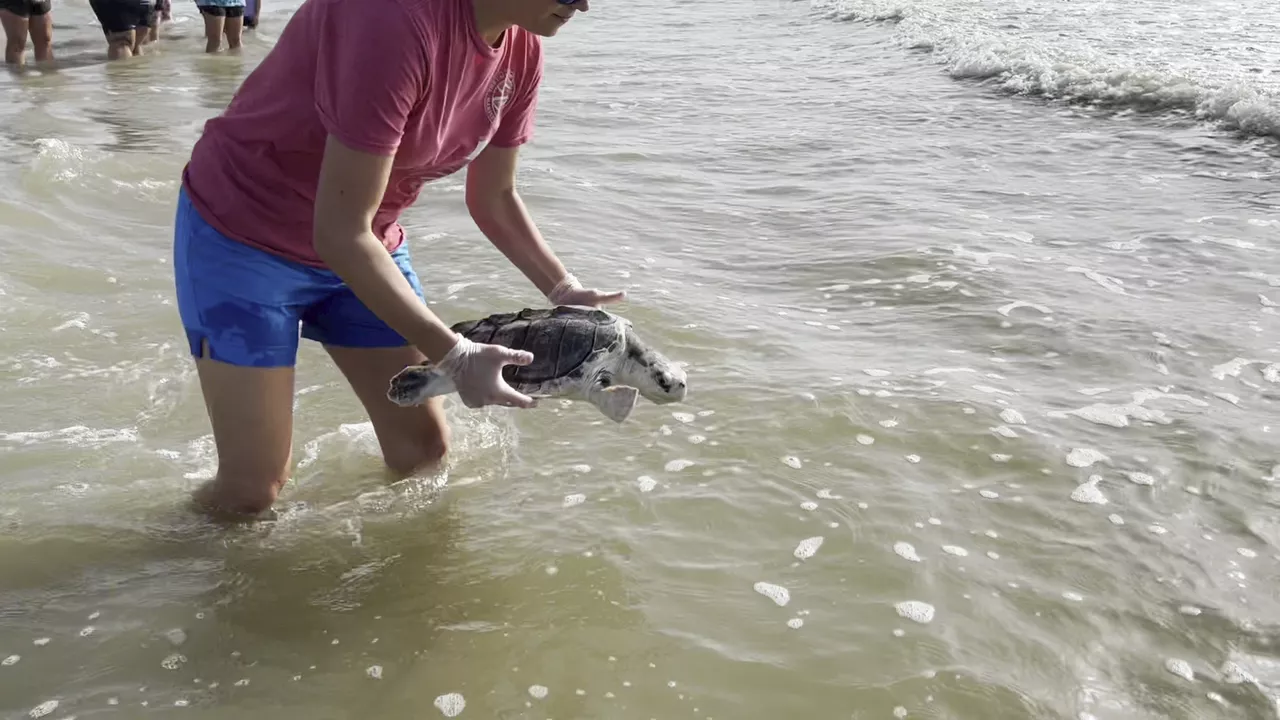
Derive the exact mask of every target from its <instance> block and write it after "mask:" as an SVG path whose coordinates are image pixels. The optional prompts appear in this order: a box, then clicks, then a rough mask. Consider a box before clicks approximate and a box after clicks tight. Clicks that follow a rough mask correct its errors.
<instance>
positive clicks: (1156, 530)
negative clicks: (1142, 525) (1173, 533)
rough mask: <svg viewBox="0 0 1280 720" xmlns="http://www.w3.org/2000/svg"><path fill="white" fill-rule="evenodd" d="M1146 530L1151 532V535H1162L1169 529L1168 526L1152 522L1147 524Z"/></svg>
mask: <svg viewBox="0 0 1280 720" xmlns="http://www.w3.org/2000/svg"><path fill="white" fill-rule="evenodd" d="M1147 532H1149V533H1151V534H1152V535H1164V534H1165V533H1167V532H1169V530H1168V528H1164V527H1161V526H1159V525H1155V524H1152V525H1148V526H1147Z"/></svg>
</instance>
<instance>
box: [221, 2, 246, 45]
mask: <svg viewBox="0 0 1280 720" xmlns="http://www.w3.org/2000/svg"><path fill="white" fill-rule="evenodd" d="M227 9H228V10H232V9H233V8H227ZM234 9H235V10H240V9H241V8H234ZM223 30H224V31H225V32H226V35H227V49H228V50H239V49H240V40H241V38H242V36H243V35H244V16H242V15H238V14H237V15H232V14H231V13H227V21H226V23H225V24H224V25H223Z"/></svg>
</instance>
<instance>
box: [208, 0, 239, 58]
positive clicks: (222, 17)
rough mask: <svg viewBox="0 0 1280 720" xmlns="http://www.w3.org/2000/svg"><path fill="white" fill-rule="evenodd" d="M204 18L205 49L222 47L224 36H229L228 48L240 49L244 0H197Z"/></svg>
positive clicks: (209, 50)
mask: <svg viewBox="0 0 1280 720" xmlns="http://www.w3.org/2000/svg"><path fill="white" fill-rule="evenodd" d="M196 7H197V8H199V10H200V15H201V16H202V17H203V18H204V51H205V52H208V53H215V52H218V50H220V49H222V36H223V35H226V36H227V49H228V50H239V49H240V38H241V36H242V35H243V32H244V0H196Z"/></svg>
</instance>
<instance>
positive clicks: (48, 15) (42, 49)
mask: <svg viewBox="0 0 1280 720" xmlns="http://www.w3.org/2000/svg"><path fill="white" fill-rule="evenodd" d="M0 25H4V35H5V45H4V61H5V62H6V63H8V64H9V65H24V64H26V56H27V35H28V34H30V35H31V44H32V48H33V49H34V50H35V56H36V62H38V63H45V62H49V61H50V60H53V13H52V7H51V0H0Z"/></svg>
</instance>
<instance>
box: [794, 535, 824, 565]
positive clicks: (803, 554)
mask: <svg viewBox="0 0 1280 720" xmlns="http://www.w3.org/2000/svg"><path fill="white" fill-rule="evenodd" d="M824 540H825V538H823V537H822V536H821V535H818V536H815V537H811V538H805V539H804V540H801V541H800V544H799V545H796V549H795V552H794V553H793V554H794V555H795V556H796V558H797V559H800V560H808V559H809V558H811V557H813V556H814V555H815V554H817V552H818V549H819V548H821V547H822V543H823V542H824Z"/></svg>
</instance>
